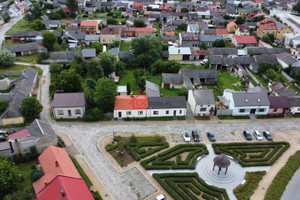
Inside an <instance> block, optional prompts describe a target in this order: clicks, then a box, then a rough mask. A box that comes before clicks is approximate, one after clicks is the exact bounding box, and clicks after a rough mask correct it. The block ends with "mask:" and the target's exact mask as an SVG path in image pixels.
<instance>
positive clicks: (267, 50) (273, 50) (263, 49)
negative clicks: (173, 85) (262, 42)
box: [246, 47, 290, 55]
mask: <svg viewBox="0 0 300 200" xmlns="http://www.w3.org/2000/svg"><path fill="white" fill-rule="evenodd" d="M246 49H247V52H248V54H249V55H251V54H280V53H283V52H287V53H290V50H289V49H288V48H266V47H246Z"/></svg>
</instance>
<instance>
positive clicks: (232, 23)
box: [227, 21, 236, 28]
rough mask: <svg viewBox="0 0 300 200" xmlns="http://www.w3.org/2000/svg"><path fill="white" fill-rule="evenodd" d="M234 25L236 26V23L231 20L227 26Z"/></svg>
mask: <svg viewBox="0 0 300 200" xmlns="http://www.w3.org/2000/svg"><path fill="white" fill-rule="evenodd" d="M233 26H236V23H235V22H234V21H231V22H230V23H229V24H227V27H229V28H231V27H233Z"/></svg>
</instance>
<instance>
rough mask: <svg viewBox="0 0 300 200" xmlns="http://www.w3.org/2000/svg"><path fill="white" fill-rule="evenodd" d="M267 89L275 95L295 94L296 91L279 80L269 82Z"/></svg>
mask: <svg viewBox="0 0 300 200" xmlns="http://www.w3.org/2000/svg"><path fill="white" fill-rule="evenodd" d="M268 86H269V91H270V92H271V93H273V94H274V95H275V96H287V97H290V96H296V95H297V93H296V92H295V91H294V90H293V89H289V87H288V86H287V85H285V84H284V83H282V82H280V81H276V82H274V83H269V85H268Z"/></svg>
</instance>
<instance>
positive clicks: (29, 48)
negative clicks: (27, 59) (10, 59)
mask: <svg viewBox="0 0 300 200" xmlns="http://www.w3.org/2000/svg"><path fill="white" fill-rule="evenodd" d="M3 48H4V49H8V50H9V51H10V52H11V53H13V54H14V55H15V56H27V55H32V54H37V53H40V52H43V51H44V52H47V48H46V47H44V46H42V45H41V44H39V43H37V42H31V43H23V44H15V45H9V46H4V47H3Z"/></svg>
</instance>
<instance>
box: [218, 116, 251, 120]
mask: <svg viewBox="0 0 300 200" xmlns="http://www.w3.org/2000/svg"><path fill="white" fill-rule="evenodd" d="M218 118H219V119H221V120H223V119H224V120H226V119H250V117H249V116H248V115H247V116H232V115H218Z"/></svg>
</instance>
